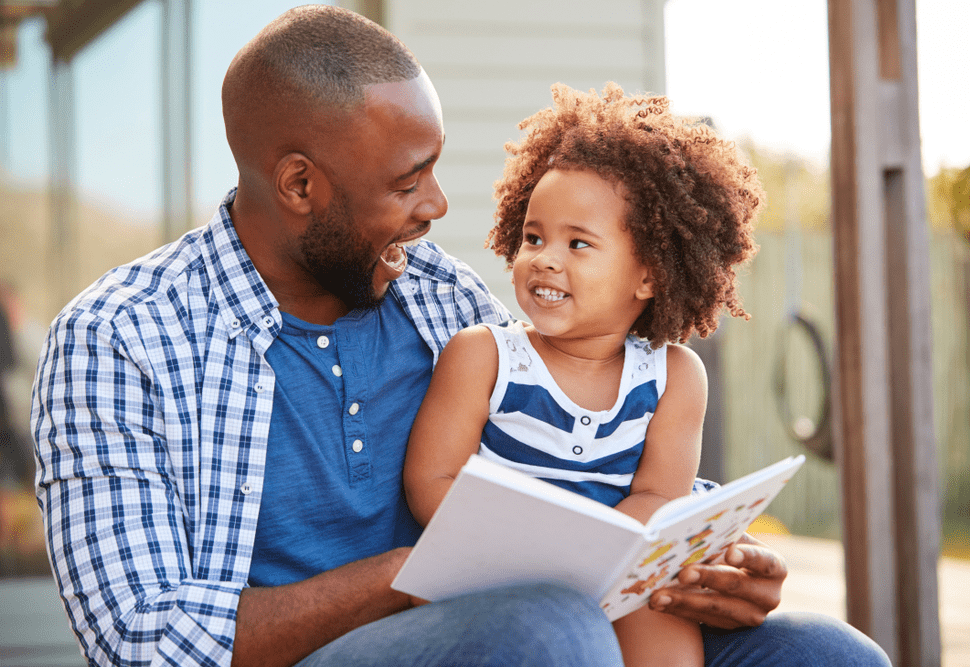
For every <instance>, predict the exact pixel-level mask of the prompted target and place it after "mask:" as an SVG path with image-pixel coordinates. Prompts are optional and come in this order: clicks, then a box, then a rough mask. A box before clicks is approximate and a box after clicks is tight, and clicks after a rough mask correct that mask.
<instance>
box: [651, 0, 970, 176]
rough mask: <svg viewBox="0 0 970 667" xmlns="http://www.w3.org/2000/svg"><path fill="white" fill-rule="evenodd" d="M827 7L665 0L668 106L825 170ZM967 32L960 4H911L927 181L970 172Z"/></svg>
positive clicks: (969, 17)
mask: <svg viewBox="0 0 970 667" xmlns="http://www.w3.org/2000/svg"><path fill="white" fill-rule="evenodd" d="M826 5H827V3H826V2H825V0H797V1H788V2H786V1H779V0H730V1H727V0H668V2H667V6H666V60H667V63H666V64H667V94H668V96H669V97H670V99H671V107H672V109H673V110H674V111H676V112H678V113H682V114H689V115H695V114H701V115H711V116H712V118H713V120H714V122H715V124H716V126H717V127H718V129H719V130H720V131H721V132H722V133H723V134H725V135H727V136H729V137H731V138H734V139H739V138H741V137H750V138H751V139H752V140H753V141H754V142H755V143H756V144H757V145H759V146H763V147H765V148H769V149H771V150H773V151H777V152H778V153H781V154H788V153H792V154H795V155H799V156H802V157H805V158H806V159H809V160H812V161H814V162H817V163H819V164H824V163H826V161H827V160H828V154H829V144H830V141H831V131H830V121H829V114H830V108H829V70H828V67H829V66H828V14H827V8H826ZM968 26H970V2H968V0H916V31H917V34H916V45H917V46H916V48H917V68H918V77H919V84H918V85H919V113H920V128H921V138H922V143H923V166H924V171H926V172H928V173H930V174H933V173H936V172H937V171H938V169H939V168H940V167H941V166H948V167H967V166H970V129H968V121H970V41H968V40H967V39H966V30H967V27H968ZM698 44H701V45H703V47H702V48H698V46H697V45H698ZM715 54H716V55H715ZM954 123H957V125H954Z"/></svg>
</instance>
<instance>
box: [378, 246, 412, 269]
mask: <svg viewBox="0 0 970 667" xmlns="http://www.w3.org/2000/svg"><path fill="white" fill-rule="evenodd" d="M381 258H382V259H383V260H384V262H385V263H386V264H387V265H388V266H390V267H392V268H398V267H400V266H406V264H407V255H406V254H404V248H403V247H402V245H401V244H400V243H392V244H391V245H389V246H387V248H385V249H384V252H383V254H382V255H381Z"/></svg>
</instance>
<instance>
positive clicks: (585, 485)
mask: <svg viewBox="0 0 970 667" xmlns="http://www.w3.org/2000/svg"><path fill="white" fill-rule="evenodd" d="M541 479H543V481H546V482H549V483H550V484H555V485H556V486H558V487H560V488H563V489H566V490H567V491H572V492H574V493H578V494H579V495H581V496H586V497H587V498H590V499H592V500H595V501H597V502H600V503H603V504H604V505H609V506H610V507H616V505H617V503H619V502H620V501H621V500H623V499H624V498H626V497H627V496H628V495H630V485H629V484H627V485H626V486H613V485H612V484H606V483H604V482H572V481H569V480H565V479H547V478H544V477H543V478H541Z"/></svg>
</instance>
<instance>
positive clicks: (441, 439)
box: [404, 326, 498, 526]
mask: <svg viewBox="0 0 970 667" xmlns="http://www.w3.org/2000/svg"><path fill="white" fill-rule="evenodd" d="M497 373H498V350H497V349H496V347H495V339H494V338H493V337H492V333H491V332H490V331H489V330H488V329H486V328H485V327H482V326H475V327H470V328H468V329H464V330H462V331H459V332H458V333H457V334H455V336H454V337H453V338H452V339H451V340H450V341H449V342H448V344H447V345H446V346H445V349H444V350H442V352H441V356H440V358H439V359H438V365H437V366H436V367H435V369H434V374H433V375H432V376H431V385H430V386H429V387H428V393H427V394H426V395H425V397H424V402H423V403H422V404H421V409H420V410H418V416H417V417H416V418H415V420H414V426H413V428H412V429H411V438H410V440H409V441H408V451H407V457H406V458H405V460H404V491H405V495H406V496H407V501H408V505H409V506H410V508H411V513H412V514H413V515H414V518H415V519H417V520H418V523H420V524H421V525H422V526H425V525H427V524H428V521H430V520H431V515H432V514H434V511H435V510H436V509H437V508H438V505H439V504H440V503H441V500H442V499H443V498H444V497H445V493H446V492H447V491H448V489H449V488H450V487H451V483H452V482H453V481H455V477H456V476H457V475H458V471H459V470H461V467H462V466H463V465H465V463H466V462H467V461H468V457H469V456H471V455H472V454H474V453H475V452H477V451H478V448H479V445H480V444H481V441H482V429H483V428H485V422H486V421H488V401H489V397H490V396H491V395H492V389H493V388H494V387H495V377H496V375H497Z"/></svg>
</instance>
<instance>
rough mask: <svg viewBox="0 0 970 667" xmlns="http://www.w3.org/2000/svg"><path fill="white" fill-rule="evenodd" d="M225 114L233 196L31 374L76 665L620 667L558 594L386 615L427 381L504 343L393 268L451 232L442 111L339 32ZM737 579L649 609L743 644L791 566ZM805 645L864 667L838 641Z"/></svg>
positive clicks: (91, 314) (752, 559)
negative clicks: (444, 224) (234, 170)
mask: <svg viewBox="0 0 970 667" xmlns="http://www.w3.org/2000/svg"><path fill="white" fill-rule="evenodd" d="M223 107H224V115H225V121H226V135H227V138H228V141H229V145H230V148H231V149H232V152H233V155H234V157H235V159H236V163H237V165H238V168H239V183H238V188H237V189H236V190H234V191H232V192H230V193H229V195H228V196H227V197H226V199H225V201H224V202H223V205H222V207H221V208H220V210H219V212H218V213H217V214H216V215H215V216H214V218H213V219H212V221H211V222H210V223H209V224H208V225H207V226H206V227H204V228H201V229H199V230H195V231H193V232H190V233H189V234H187V235H186V236H185V237H183V238H182V239H181V240H179V241H177V242H176V243H174V244H172V245H170V246H167V247H165V248H162V249H160V250H159V251H157V252H156V253H155V254H154V255H152V256H150V257H148V258H145V259H143V260H139V261H137V262H136V263H134V264H131V265H128V266H125V267H121V268H119V269H115V270H114V271H111V272H109V273H108V274H107V275H106V276H104V277H103V278H102V279H101V280H100V281H98V283H96V284H95V285H94V286H92V287H91V288H89V289H88V290H87V291H85V292H84V293H82V294H81V295H80V296H79V297H77V298H76V299H75V300H74V301H73V302H72V303H71V304H69V306H68V307H67V308H65V310H64V311H63V312H62V313H61V314H60V315H59V316H58V318H57V319H56V320H55V322H54V324H53V325H52V327H51V332H50V334H49V337H48V341H47V343H46V345H45V348H44V350H43V352H42V355H41V362H40V366H39V370H38V377H37V383H36V387H35V391H34V405H33V415H32V421H33V426H34V436H35V440H36V443H37V456H38V462H39V466H40V472H39V475H38V499H39V502H40V505H41V508H42V511H43V513H44V517H45V522H46V527H47V535H48V539H49V542H50V550H51V554H52V564H53V566H54V569H55V573H56V576H57V580H58V582H59V586H60V589H61V594H62V596H63V597H64V599H65V604H66V608H67V610H68V614H69V616H70V619H71V623H72V627H73V629H74V631H75V633H76V634H77V636H78V639H79V643H80V645H81V648H82V650H83V651H84V653H85V656H86V657H87V659H88V660H89V662H91V663H92V664H141V663H146V664H147V663H149V662H153V661H168V662H170V663H172V664H179V665H189V664H211V665H226V664H229V663H230V661H231V662H232V664H236V665H245V664H272V665H291V664H294V663H296V662H298V661H300V660H302V659H304V658H307V656H309V657H308V658H307V659H306V661H305V662H304V663H303V664H308V665H309V664H320V665H324V664H326V665H331V664H378V663H379V664H401V665H416V664H429V665H432V664H434V665H444V664H495V665H503V664H513V663H515V664H524V663H529V664H550V665H610V664H620V657H619V652H618V647H617V646H616V641H615V636H614V635H613V632H612V629H611V627H610V625H609V624H608V623H607V622H606V620H605V617H604V616H603V614H602V613H601V612H600V611H599V609H598V608H597V607H596V605H595V603H594V602H593V601H591V600H587V599H584V598H583V597H582V596H579V595H578V594H576V593H574V592H571V591H568V590H563V589H557V588H554V587H548V586H535V587H520V588H515V589H509V590H501V591H493V592H490V593H488V594H484V595H474V596H466V597H463V598H458V599H456V600H452V601H448V602H443V603H434V604H428V605H420V606H416V604H417V603H418V602H420V601H416V600H412V599H410V598H408V597H407V596H405V595H402V594H400V593H398V592H396V591H393V590H392V589H391V588H390V585H389V584H390V582H391V580H392V579H393V577H394V575H395V574H396V572H397V571H398V569H399V568H400V566H401V564H402V563H403V560H404V558H405V557H406V555H407V552H408V547H409V546H410V545H411V544H413V542H414V539H415V537H416V534H417V533H416V530H417V528H416V526H415V524H414V522H413V519H412V518H411V517H410V514H409V513H408V512H407V509H406V504H405V502H404V498H403V495H402V492H401V479H400V478H401V466H402V462H403V456H404V447H405V444H406V441H407V436H408V430H409V427H410V424H411V422H412V420H413V418H414V415H415V413H416V411H417V408H418V405H419V403H420V400H421V397H422V396H423V394H424V390H425V389H426V388H427V384H428V381H429V379H430V373H431V368H432V365H433V363H434V360H435V359H436V357H437V354H438V351H439V350H440V349H441V347H442V346H443V345H444V343H445V342H446V341H447V340H448V338H450V336H451V335H453V334H454V333H455V332H456V331H457V330H459V329H461V328H463V327H465V326H468V325H470V324H472V323H474V322H481V321H491V322H495V321H501V320H503V319H505V318H507V317H508V312H507V311H506V310H505V308H504V307H502V306H501V304H499V303H497V302H496V301H495V300H494V299H493V298H492V297H491V296H490V295H489V294H488V292H487V290H486V289H485V287H484V286H483V285H482V283H481V281H480V280H479V279H478V278H477V277H476V276H475V275H474V274H473V273H472V272H471V271H470V270H469V269H468V267H467V266H465V265H464V264H462V263H461V262H458V261H457V260H454V259H453V258H450V257H448V256H446V255H444V254H443V253H442V252H441V251H440V250H439V249H438V248H437V247H435V246H433V245H431V244H428V243H426V242H422V243H419V244H418V245H408V246H405V245H404V244H409V243H411V242H413V241H416V240H417V239H418V238H419V237H420V236H422V235H423V234H424V233H426V232H427V230H428V228H429V227H430V223H431V221H432V220H435V219H438V218H440V217H442V216H443V215H444V214H445V212H446V210H447V200H446V199H445V196H444V194H443V193H442V191H441V189H440V187H439V186H438V182H437V180H436V179H435V176H434V171H433V170H434V166H435V163H436V161H437V159H438V156H439V155H440V153H441V150H442V147H443V144H444V130H443V127H442V120H441V109H440V105H439V103H438V98H437V95H436V93H435V91H434V88H433V86H432V85H431V82H430V80H429V79H428V77H427V75H426V74H425V73H424V72H423V70H422V69H421V67H420V65H419V64H418V63H417V61H416V60H415V59H414V56H413V55H412V54H411V53H410V52H409V51H408V50H407V49H406V48H405V47H404V46H403V45H402V44H401V43H400V42H399V41H398V40H396V39H395V38H394V37H393V36H391V35H390V34H389V33H387V32H386V31H384V30H383V29H381V28H379V27H377V26H376V25H374V24H373V23H370V22H368V21H366V20H365V19H362V18H361V17H359V16H357V15H355V14H353V13H351V12H348V11H346V10H340V9H337V8H333V7H326V6H310V7H303V8H298V9H295V10H292V11H290V12H287V13H286V14H284V15H283V16H281V17H280V18H279V19H277V20H276V21H274V22H273V23H272V24H270V25H269V26H268V27H267V28H266V29H264V30H263V31H262V32H261V33H260V34H259V35H258V36H257V37H256V38H255V39H254V40H253V41H252V42H250V43H249V44H248V45H246V46H245V47H244V48H243V49H242V51H240V53H239V54H238V55H237V56H236V58H235V60H234V61H233V63H232V64H231V65H230V67H229V71H228V73H227V75H226V79H225V82H224V85H223ZM734 557H735V558H737V559H738V560H737V562H735V563H734V564H735V565H739V566H743V568H744V569H739V568H736V567H731V566H721V567H719V568H696V569H695V570H694V571H693V573H694V575H696V576H697V577H698V579H697V581H695V582H694V586H693V587H690V588H685V589H671V590H668V591H665V592H664V593H663V595H661V596H657V597H656V599H655V602H656V603H657V604H661V603H663V604H665V605H666V607H667V609H668V610H670V611H672V612H674V613H678V614H682V615H685V616H689V617H692V618H695V619H697V620H704V621H706V622H708V623H711V624H712V625H716V626H720V627H740V626H747V625H758V624H759V623H760V622H761V621H762V620H763V619H764V616H765V614H766V613H767V611H769V610H770V609H772V608H774V606H776V605H777V601H778V596H779V593H780V587H781V582H782V580H783V579H784V576H785V569H784V565H783V564H782V563H781V561H780V559H779V558H778V557H777V556H776V555H775V554H774V553H773V552H771V551H769V550H767V549H766V548H762V547H758V546H756V545H755V546H751V547H748V548H746V549H742V550H738V551H736V552H735V554H734ZM702 586H703V587H706V588H702ZM719 591H733V592H719ZM412 607H413V608H412ZM743 632H744V633H747V634H743V635H742V634H730V635H728V636H727V638H724V639H718V638H716V637H715V636H714V635H715V633H711V637H712V640H711V647H712V648H711V655H712V658H711V659H709V662H711V663H713V661H714V660H715V657H716V656H715V654H717V653H721V654H722V655H728V654H729V653H730V652H731V651H732V650H735V649H737V648H738V647H739V646H741V645H742V644H744V643H745V642H747V644H748V648H746V649H745V651H747V650H750V647H751V646H754V647H756V648H759V649H764V650H767V649H769V648H771V647H770V644H771V642H772V640H773V639H774V638H775V637H778V636H784V637H785V638H786V639H789V640H790V641H789V642H788V643H787V644H785V645H784V648H783V650H784V651H785V652H786V653H787V654H788V655H795V656H797V655H800V654H799V651H798V650H794V649H792V648H791V646H792V645H796V646H797V645H799V644H806V643H807V642H808V641H809V640H808V639H806V638H807V637H809V631H807V630H800V629H798V628H797V627H795V626H794V625H791V624H789V623H788V622H787V621H782V622H779V623H774V622H771V621H769V622H768V623H765V624H763V625H761V626H760V627H757V628H754V629H749V630H744V631H743ZM810 637H811V641H819V642H821V643H823V644H824V643H826V642H839V647H840V649H839V650H838V651H835V653H836V655H837V654H839V653H840V652H842V653H848V654H849V655H856V654H858V655H860V656H861V655H863V654H867V655H868V654H870V653H872V649H871V647H870V646H868V645H866V644H864V640H862V639H860V638H859V637H858V636H855V635H853V634H852V631H850V630H849V629H847V627H845V626H840V625H828V626H826V625H825V624H824V623H821V622H818V621H814V622H813V624H811V625H810ZM718 642H720V643H718ZM847 646H848V647H849V649H846V648H845V647H847ZM321 647H322V648H321ZM825 655H827V654H825ZM733 659H734V658H732V660H733ZM766 659H768V660H774V661H775V662H776V663H778V664H781V661H780V660H775V659H774V658H772V657H768V658H766ZM834 659H835V658H833V660H834ZM731 664H735V663H731ZM737 664H740V663H737ZM832 664H834V663H832ZM856 664H865V663H864V662H862V663H856Z"/></svg>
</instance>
